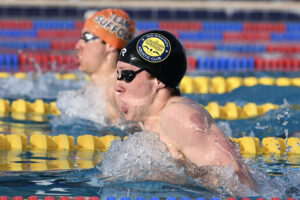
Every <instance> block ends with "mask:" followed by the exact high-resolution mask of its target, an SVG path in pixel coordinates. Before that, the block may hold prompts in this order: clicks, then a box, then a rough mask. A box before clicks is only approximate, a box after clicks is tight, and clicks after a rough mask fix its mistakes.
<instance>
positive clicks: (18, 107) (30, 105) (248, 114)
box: [0, 99, 280, 121]
mask: <svg viewBox="0 0 300 200" xmlns="http://www.w3.org/2000/svg"><path fill="white" fill-rule="evenodd" d="M204 107H205V108H206V110H207V111H208V112H209V113H210V114H211V115H212V117H213V118H214V119H226V120H237V119H248V118H254V117H257V116H260V115H263V114H265V113H267V112H268V111H270V110H276V109H278V108H279V107H280V106H279V105H276V104H272V103H265V104H262V105H257V104H255V103H251V102H250V103H247V104H245V105H244V106H239V105H236V104H235V103H233V102H227V103H226V104H225V105H224V106H221V105H219V104H218V103H217V102H210V103H208V104H207V105H206V106H204ZM8 113H11V114H12V117H13V118H15V119H19V120H25V119H30V120H33V121H43V117H44V116H45V115H59V114H60V111H59V110H58V109H57V108H56V102H50V103H47V102H44V101H43V100H41V99H36V100H35V101H34V102H29V101H26V100H24V99H17V100H14V101H12V102H10V101H8V100H5V99H0V116H5V115H7V114H8ZM28 114H30V116H26V115H28ZM26 117H29V118H26Z"/></svg>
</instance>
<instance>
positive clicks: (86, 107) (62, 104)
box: [56, 86, 108, 125]
mask: <svg viewBox="0 0 300 200" xmlns="http://www.w3.org/2000/svg"><path fill="white" fill-rule="evenodd" d="M102 93H103V89H102V88H100V87H96V86H90V87H86V88H84V89H81V90H69V91H63V92H59V94H58V97H57V102H56V106H57V108H58V109H59V110H60V112H61V118H83V119H87V120H90V121H93V122H96V123H99V124H103V125H107V124H108V121H107V119H106V103H105V102H104V101H102V99H104V98H103V96H102Z"/></svg>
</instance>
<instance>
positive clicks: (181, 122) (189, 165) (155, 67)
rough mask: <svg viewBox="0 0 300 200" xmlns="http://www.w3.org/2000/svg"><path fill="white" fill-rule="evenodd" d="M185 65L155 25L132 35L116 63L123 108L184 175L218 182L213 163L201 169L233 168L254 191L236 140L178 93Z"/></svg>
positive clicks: (178, 48) (177, 47) (176, 45)
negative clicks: (155, 137)
mask: <svg viewBox="0 0 300 200" xmlns="http://www.w3.org/2000/svg"><path fill="white" fill-rule="evenodd" d="M186 68H187V61H186V54H185V50H184V48H183V47H182V45H181V43H180V42H179V41H178V39H177V38H176V37H175V36H174V35H172V34H171V33H169V32H166V31H160V30H153V31H149V32H146V33H143V34H141V35H139V36H137V37H136V38H135V39H133V40H131V41H130V42H129V43H128V44H127V45H126V46H125V48H123V49H122V50H121V52H120V56H119V60H118V63H117V74H118V77H117V82H116V84H115V91H116V92H117V93H118V94H119V97H120V100H121V102H122V107H121V112H122V113H123V114H124V116H125V118H126V119H127V120H129V121H136V122H138V123H139V124H140V126H141V128H142V129H143V130H144V131H149V132H151V133H153V134H157V135H158V137H159V138H160V140H161V141H162V142H163V143H164V144H165V145H166V147H167V149H168V151H169V152H170V154H171V156H172V157H173V158H174V159H176V160H178V161H180V163H183V166H184V168H185V171H186V174H188V175H189V176H193V177H194V178H199V176H201V177H202V178H203V179H205V180H204V181H202V183H201V184H203V186H205V187H208V188H209V189H216V188H217V187H218V186H219V185H218V184H219V183H218V182H219V181H218V176H217V175H216V176H215V177H214V173H213V172H214V170H213V168H210V169H209V170H206V172H205V171H204V170H201V169H202V168H203V167H205V166H209V167H214V166H217V167H224V168H225V167H226V168H228V167H232V169H233V171H234V174H236V175H237V177H238V180H239V182H240V183H242V185H243V186H244V187H246V188H248V189H250V190H253V191H256V190H257V188H256V182H255V180H254V179H253V178H252V176H251V174H250V172H249V170H248V168H247V166H246V165H245V164H244V163H243V162H242V160H241V157H240V155H239V154H238V153H237V151H235V147H234V144H233V143H232V142H231V141H230V139H229V138H228V137H227V136H226V135H225V134H224V133H223V132H222V130H221V129H220V128H219V127H218V126H217V124H216V123H215V121H214V120H213V119H212V117H211V116H210V114H209V113H208V112H207V111H206V110H205V109H204V108H203V107H202V106H200V105H199V104H198V103H197V102H194V101H192V100H190V99H188V98H185V97H181V96H180V91H179V89H178V85H179V83H180V81H181V79H182V78H183V76H184V74H185V72H186ZM195 166H196V167H197V168H198V169H200V170H197V169H195ZM237 187H239V186H237Z"/></svg>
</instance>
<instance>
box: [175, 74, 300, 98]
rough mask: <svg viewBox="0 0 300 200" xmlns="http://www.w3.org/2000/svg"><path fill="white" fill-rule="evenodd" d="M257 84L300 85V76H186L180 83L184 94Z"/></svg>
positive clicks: (226, 89) (229, 89)
mask: <svg viewBox="0 0 300 200" xmlns="http://www.w3.org/2000/svg"><path fill="white" fill-rule="evenodd" d="M256 85H266V86H278V87H288V86H294V87H300V77H295V78H288V77H278V78H273V77H261V78H257V77H254V76H250V77H245V78H242V77H237V76H232V77H227V78H225V77H222V76H216V77H206V76H193V77H192V76H185V77H184V78H183V79H182V81H181V83H180V91H181V92H182V93H184V94H207V93H212V94H223V93H227V92H231V91H233V90H234V89H237V88H239V87H242V86H245V87H253V86H256Z"/></svg>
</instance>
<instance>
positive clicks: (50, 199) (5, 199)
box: [0, 196, 296, 200]
mask: <svg viewBox="0 0 300 200" xmlns="http://www.w3.org/2000/svg"><path fill="white" fill-rule="evenodd" d="M100 199H101V200H103V199H105V200H163V199H165V200H222V199H224V198H220V197H211V198H206V197H196V198H189V197H182V198H176V197H166V198H165V197H164V198H160V197H150V198H146V197H137V198H130V197H121V198H116V197H114V196H108V197H106V198H101V197H97V196H91V197H89V196H75V197H70V196H45V197H39V196H28V197H27V198H26V197H23V196H12V197H10V196H0V200H100ZM238 199H240V200H268V199H266V198H247V197H244V198H243V197H242V198H234V197H227V198H226V200H238ZM224 200H225V199H224ZM270 200H296V198H291V197H287V198H278V197H271V198H270Z"/></svg>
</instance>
